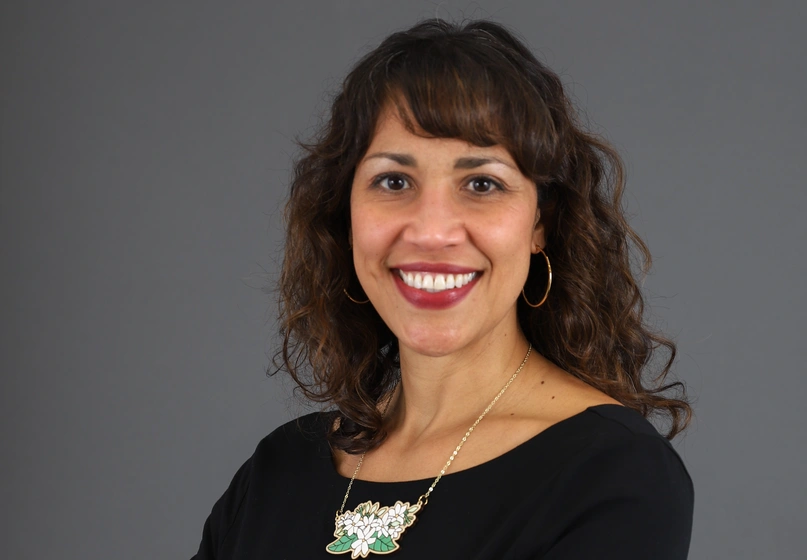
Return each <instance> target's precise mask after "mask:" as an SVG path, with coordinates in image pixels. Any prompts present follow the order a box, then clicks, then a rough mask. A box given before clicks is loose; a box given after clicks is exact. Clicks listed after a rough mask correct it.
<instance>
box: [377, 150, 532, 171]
mask: <svg viewBox="0 0 807 560" xmlns="http://www.w3.org/2000/svg"><path fill="white" fill-rule="evenodd" d="M378 158H381V159H389V160H392V161H394V162H395V163H397V164H399V165H403V166H406V167H417V160H416V159H415V158H414V156H411V155H409V154H399V153H395V152H376V153H374V154H371V155H369V156H367V157H366V158H365V159H366V160H367V159H378ZM489 163H500V164H502V165H506V166H507V167H510V168H511V169H516V167H515V166H514V165H513V164H512V163H510V162H508V161H505V160H503V159H501V158H497V157H495V156H485V157H462V158H459V159H457V161H455V162H454V169H475V168H477V167H482V166H483V165H487V164H489Z"/></svg>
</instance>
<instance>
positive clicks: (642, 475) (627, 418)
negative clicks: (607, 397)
mask: <svg viewBox="0 0 807 560" xmlns="http://www.w3.org/2000/svg"><path fill="white" fill-rule="evenodd" d="M579 416H580V419H581V422H579V424H578V427H579V429H580V431H581V433H583V432H585V440H586V441H585V444H584V445H582V446H581V447H580V448H579V449H578V451H577V452H576V453H575V454H574V456H573V457H570V460H569V462H568V463H567V464H566V465H565V466H564V468H563V470H562V471H561V473H560V480H559V481H558V482H559V483H560V485H561V486H564V487H566V489H567V491H568V492H569V493H570V494H569V495H570V496H571V497H572V502H573V503H574V502H575V501H576V502H577V503H578V505H579V507H580V508H581V509H585V508H587V507H592V506H593V505H594V504H595V503H597V502H602V501H608V500H622V501H632V502H633V503H634V504H640V503H644V504H645V507H646V508H647V510H648V511H645V512H644V513H648V514H649V513H651V511H655V510H657V509H658V508H667V511H668V513H669V514H670V515H671V516H673V517H678V518H683V517H690V518H691V516H692V508H693V504H694V485H693V482H692V478H691V477H690V475H689V472H688V471H687V468H686V466H685V465H684V462H683V460H682V459H681V457H680V455H679V454H678V452H677V451H676V450H675V448H674V447H673V445H672V444H671V443H670V441H668V440H667V439H666V438H665V437H663V436H662V435H661V434H659V432H658V431H657V430H656V428H655V427H654V426H653V425H652V424H651V423H650V422H649V421H648V420H647V419H645V418H644V417H643V416H642V415H641V414H640V413H639V412H637V411H635V410H633V409H630V408H627V407H623V406H617V405H598V406H592V407H589V408H588V409H586V411H585V412H584V413H582V414H581V415H579ZM633 511H634V512H635V513H640V512H641V511H642V508H641V507H639V508H638V509H635V510H633Z"/></svg>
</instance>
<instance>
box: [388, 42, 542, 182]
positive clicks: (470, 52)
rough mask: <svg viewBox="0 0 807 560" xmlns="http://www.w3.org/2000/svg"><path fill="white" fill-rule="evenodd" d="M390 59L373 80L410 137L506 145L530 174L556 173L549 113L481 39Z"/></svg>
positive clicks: (420, 48) (426, 45) (509, 63)
mask: <svg viewBox="0 0 807 560" xmlns="http://www.w3.org/2000/svg"><path fill="white" fill-rule="evenodd" d="M385 62H386V64H385V65H384V66H383V72H384V75H383V76H378V77H377V78H376V79H374V80H373V81H374V82H376V83H377V84H378V83H379V82H380V83H381V84H383V86H382V87H381V88H379V90H380V91H379V93H380V97H381V98H380V99H379V100H378V101H379V105H378V106H383V105H386V104H392V105H393V106H395V107H396V109H397V111H398V114H399V115H400V118H401V120H402V122H403V123H404V124H405V126H406V127H407V128H408V129H409V130H410V131H411V132H412V133H414V134H418V135H420V136H428V137H436V138H455V139H459V140H464V141H466V142H468V143H470V144H474V145H476V146H483V147H486V146H493V145H501V146H503V147H504V148H505V149H507V150H508V151H509V152H510V154H511V155H512V156H513V158H514V159H515V161H516V163H517V165H518V166H519V168H520V169H521V172H522V173H523V174H524V175H525V176H527V177H530V178H532V179H533V180H535V181H540V180H542V179H543V178H545V177H546V176H547V175H548V174H550V172H551V167H552V164H551V162H552V161H555V160H556V154H555V146H557V141H556V133H555V127H554V126H553V123H552V118H551V113H550V110H549V108H548V107H547V105H546V103H545V102H544V100H543V96H542V95H540V94H539V91H538V89H537V88H536V87H535V86H534V85H533V84H532V83H530V82H528V81H526V80H524V68H520V69H517V68H516V67H515V65H514V61H513V60H510V59H508V57H507V56H506V55H505V54H502V53H501V52H499V51H498V50H495V49H490V48H485V44H484V41H482V40H480V41H479V45H475V44H474V42H470V41H456V40H454V41H452V40H450V39H448V40H446V41H440V42H435V41H423V42H422V43H421V44H416V45H411V46H410V48H409V49H408V50H407V51H406V52H399V53H396V54H393V55H391V56H390V57H389V58H388V59H387V60H386V61H385ZM376 80H378V81H376Z"/></svg>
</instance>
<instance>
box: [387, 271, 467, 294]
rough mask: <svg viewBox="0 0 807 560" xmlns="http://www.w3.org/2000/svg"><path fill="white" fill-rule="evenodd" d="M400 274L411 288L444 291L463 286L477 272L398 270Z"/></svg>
mask: <svg viewBox="0 0 807 560" xmlns="http://www.w3.org/2000/svg"><path fill="white" fill-rule="evenodd" d="M398 276H400V277H401V280H403V281H404V284H406V285H407V286H409V287H411V288H416V289H418V290H424V291H427V292H432V293H434V292H442V291H443V290H453V289H454V288H462V287H463V286H464V285H465V284H467V283H468V282H470V281H471V280H473V279H474V278H475V277H476V272H469V273H467V274H435V273H433V272H403V271H402V270H399V271H398Z"/></svg>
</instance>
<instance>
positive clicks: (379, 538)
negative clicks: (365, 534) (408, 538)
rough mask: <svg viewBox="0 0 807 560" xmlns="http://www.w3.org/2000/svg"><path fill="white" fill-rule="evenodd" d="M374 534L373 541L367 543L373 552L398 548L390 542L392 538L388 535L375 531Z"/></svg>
mask: <svg viewBox="0 0 807 560" xmlns="http://www.w3.org/2000/svg"><path fill="white" fill-rule="evenodd" d="M375 536H376V539H375V542H374V543H373V544H371V545H369V548H370V550H372V551H374V552H389V551H391V550H395V549H396V548H398V546H397V545H396V544H395V543H394V542H392V539H391V538H389V537H388V536H386V535H379V534H378V533H376V534H375Z"/></svg>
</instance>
